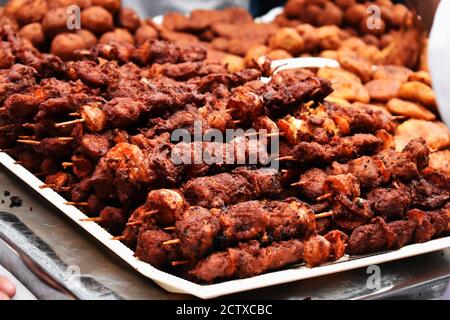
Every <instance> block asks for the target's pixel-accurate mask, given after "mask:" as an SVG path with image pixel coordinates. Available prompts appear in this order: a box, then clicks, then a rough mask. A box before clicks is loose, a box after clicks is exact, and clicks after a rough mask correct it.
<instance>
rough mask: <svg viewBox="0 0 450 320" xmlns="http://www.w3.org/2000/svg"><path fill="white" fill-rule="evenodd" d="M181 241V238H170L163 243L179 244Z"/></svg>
mask: <svg viewBox="0 0 450 320" xmlns="http://www.w3.org/2000/svg"><path fill="white" fill-rule="evenodd" d="M180 242H181V240H180V239H173V240H168V241H165V242H163V245H165V246H166V245H173V244H178V243H180Z"/></svg>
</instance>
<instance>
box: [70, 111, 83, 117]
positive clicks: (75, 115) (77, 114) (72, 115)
mask: <svg viewBox="0 0 450 320" xmlns="http://www.w3.org/2000/svg"><path fill="white" fill-rule="evenodd" d="M69 116H71V117H80V116H81V114H80V113H78V112H72V113H69Z"/></svg>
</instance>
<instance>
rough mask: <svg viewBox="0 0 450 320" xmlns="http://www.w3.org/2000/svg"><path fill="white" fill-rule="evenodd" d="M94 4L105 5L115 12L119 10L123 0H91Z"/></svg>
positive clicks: (107, 8) (104, 6)
mask: <svg viewBox="0 0 450 320" xmlns="http://www.w3.org/2000/svg"><path fill="white" fill-rule="evenodd" d="M91 1H92V5H93V6H99V7H103V8H105V9H106V10H108V11H109V12H112V13H115V12H117V11H119V9H120V6H121V2H122V1H121V0H91Z"/></svg>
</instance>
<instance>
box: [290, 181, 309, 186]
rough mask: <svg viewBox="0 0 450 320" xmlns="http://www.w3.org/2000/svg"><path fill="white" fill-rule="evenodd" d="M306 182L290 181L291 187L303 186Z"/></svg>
mask: <svg viewBox="0 0 450 320" xmlns="http://www.w3.org/2000/svg"><path fill="white" fill-rule="evenodd" d="M308 183H309V182H307V181H299V182H296V183H292V184H291V187H298V186H304V185H305V184H308Z"/></svg>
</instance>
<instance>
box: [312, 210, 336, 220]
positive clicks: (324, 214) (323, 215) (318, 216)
mask: <svg viewBox="0 0 450 320" xmlns="http://www.w3.org/2000/svg"><path fill="white" fill-rule="evenodd" d="M333 215H334V212H333V211H328V212H322V213H319V214H316V219H323V218H329V217H332V216H333Z"/></svg>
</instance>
